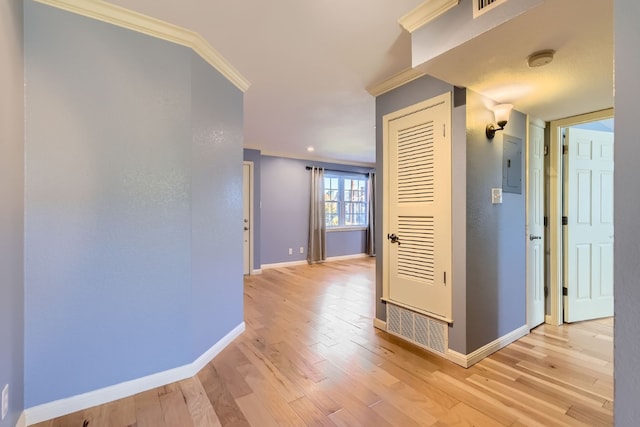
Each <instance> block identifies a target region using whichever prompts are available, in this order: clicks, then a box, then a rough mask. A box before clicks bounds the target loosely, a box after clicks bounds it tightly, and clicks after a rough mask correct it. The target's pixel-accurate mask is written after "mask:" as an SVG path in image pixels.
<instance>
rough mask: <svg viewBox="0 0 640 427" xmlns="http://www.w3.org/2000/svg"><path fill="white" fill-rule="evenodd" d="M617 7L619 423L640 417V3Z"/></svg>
mask: <svg viewBox="0 0 640 427" xmlns="http://www.w3.org/2000/svg"><path fill="white" fill-rule="evenodd" d="M614 8H615V16H614V22H615V37H614V39H615V41H616V46H615V58H616V60H615V76H616V84H615V87H616V93H615V112H616V118H615V134H616V144H615V165H616V166H615V167H616V170H615V176H614V179H615V197H614V200H615V202H614V203H615V218H614V221H615V227H616V237H615V247H614V250H615V254H616V255H615V266H614V269H615V270H614V275H615V276H614V277H615V281H614V282H615V314H616V319H615V340H614V342H615V349H614V351H615V360H614V366H615V371H614V372H615V375H614V377H615V382H614V384H615V422H616V426H618V427H632V426H637V425H638V420H640V405H638V396H640V370H639V369H638V366H640V321H639V318H640V316H639V315H638V307H640V286H639V283H638V282H639V279H638V278H640V262H638V260H640V243H639V242H640V227H638V215H639V214H640V191H638V182H639V181H640V177H639V174H638V159H640V138H639V137H638V99H640V85H638V75H640V56H638V42H640V26H638V18H639V17H640V3H638V2H637V1H635V0H614Z"/></svg>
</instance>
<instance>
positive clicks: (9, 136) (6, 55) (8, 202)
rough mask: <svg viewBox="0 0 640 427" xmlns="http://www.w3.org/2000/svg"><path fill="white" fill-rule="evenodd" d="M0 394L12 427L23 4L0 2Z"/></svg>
mask: <svg viewBox="0 0 640 427" xmlns="http://www.w3.org/2000/svg"><path fill="white" fill-rule="evenodd" d="M0 28H2V37H0V62H1V63H2V66H1V67H0V94H2V96H0V390H2V388H3V387H4V385H5V384H9V413H8V415H7V418H5V419H4V421H0V426H1V427H9V426H11V427H13V426H15V425H16V422H17V421H18V417H19V416H20V413H21V412H22V410H23V409H24V277H23V263H24V257H23V251H24V243H23V242H24V237H23V218H24V202H23V198H24V178H23V176H24V166H23V165H24V109H23V93H24V91H23V84H24V80H23V62H22V47H23V36H22V0H8V1H3V2H0Z"/></svg>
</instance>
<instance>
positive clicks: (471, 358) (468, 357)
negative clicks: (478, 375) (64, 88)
mask: <svg viewBox="0 0 640 427" xmlns="http://www.w3.org/2000/svg"><path fill="white" fill-rule="evenodd" d="M528 333H529V328H528V327H527V325H522V326H520V327H519V328H518V329H516V330H514V331H511V332H509V333H508V334H506V335H503V336H501V337H500V338H498V339H496V340H495V341H492V342H490V343H489V344H487V345H485V346H483V347H480V348H479V349H477V350H476V351H474V352H472V353H470V354H462V353H458V352H457V351H455V350H451V349H448V350H447V359H448V360H450V361H451V362H453V363H455V364H456V365H460V366H462V367H463V368H469V367H471V366H473V365H475V364H476V363H478V362H479V361H481V360H482V359H484V358H485V357H487V356H489V355H491V354H493V353H495V352H496V351H498V350H500V349H501V348H503V347H506V346H508V345H509V344H511V343H512V342H514V341H516V340H518V339H520V338H522V337H523V336H525V335H527V334H528Z"/></svg>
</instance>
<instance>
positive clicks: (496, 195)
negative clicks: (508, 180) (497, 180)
mask: <svg viewBox="0 0 640 427" xmlns="http://www.w3.org/2000/svg"><path fill="white" fill-rule="evenodd" d="M491 203H493V204H494V205H497V204H500V203H502V188H492V189H491Z"/></svg>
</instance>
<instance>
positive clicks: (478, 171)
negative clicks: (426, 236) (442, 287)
mask: <svg viewBox="0 0 640 427" xmlns="http://www.w3.org/2000/svg"><path fill="white" fill-rule="evenodd" d="M490 105H492V104H491V103H490V101H489V100H487V99H486V98H483V97H481V96H480V95H478V94H476V93H474V92H472V91H469V90H468V91H467V353H471V352H473V351H474V350H477V349H478V348H480V347H482V346H484V345H485V344H488V343H490V342H492V341H494V340H495V339H497V338H499V337H501V336H503V335H505V334H508V333H509V332H512V331H514V330H515V329H517V328H519V327H521V326H523V325H524V324H525V323H526V234H525V201H526V200H525V191H524V185H523V187H522V194H513V193H504V192H503V195H502V198H503V202H502V204H496V205H494V204H492V203H491V188H501V187H502V148H503V147H502V141H503V137H504V135H505V134H507V135H511V136H515V137H516V138H520V140H521V141H522V143H523V145H522V153H523V156H524V152H525V149H524V141H525V132H526V123H525V121H526V117H525V116H524V114H522V113H519V112H517V111H512V112H511V117H510V119H509V123H508V124H507V126H506V128H505V130H504V131H503V132H498V133H496V136H495V138H494V139H493V140H492V141H490V140H488V139H487V137H486V135H485V126H486V124H487V123H489V122H491V121H493V112H492V111H491V110H489V109H488V108H487V106H490ZM521 164H522V165H523V166H524V164H525V163H524V157H522V163H521ZM522 174H523V175H522V182H524V167H523V168H522Z"/></svg>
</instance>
